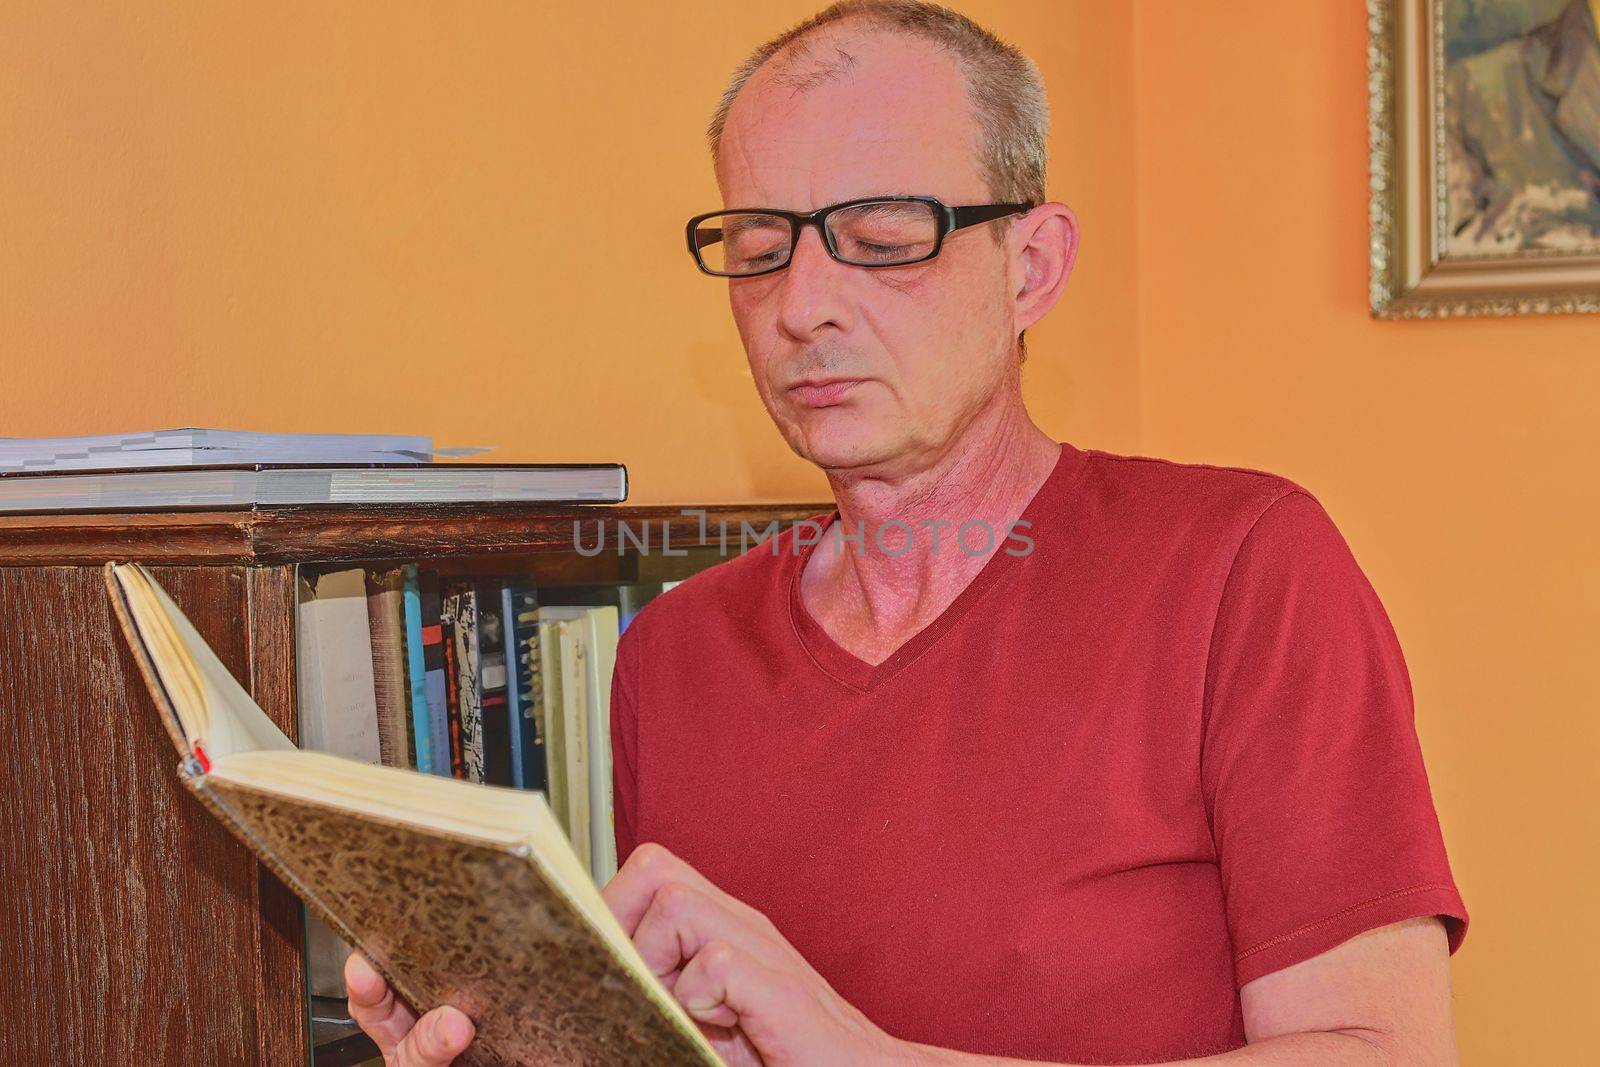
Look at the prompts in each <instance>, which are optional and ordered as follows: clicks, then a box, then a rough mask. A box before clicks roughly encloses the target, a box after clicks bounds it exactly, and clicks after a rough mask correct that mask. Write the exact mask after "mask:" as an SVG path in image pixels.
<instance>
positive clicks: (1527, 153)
mask: <svg viewBox="0 0 1600 1067" xmlns="http://www.w3.org/2000/svg"><path fill="white" fill-rule="evenodd" d="M1367 22H1368V47H1367V62H1368V68H1367V73H1368V94H1369V98H1368V136H1369V143H1370V149H1371V172H1370V177H1371V205H1370V215H1371V220H1370V221H1371V230H1372V233H1371V237H1372V240H1371V257H1372V262H1371V293H1370V299H1371V304H1372V312H1373V314H1374V315H1375V316H1377V317H1379V318H1442V317H1446V316H1457V315H1525V314H1550V313H1560V312H1569V313H1570V312H1600V33H1597V31H1596V25H1597V24H1600V0H1367Z"/></svg>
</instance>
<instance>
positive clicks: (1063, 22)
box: [0, 0, 1138, 502]
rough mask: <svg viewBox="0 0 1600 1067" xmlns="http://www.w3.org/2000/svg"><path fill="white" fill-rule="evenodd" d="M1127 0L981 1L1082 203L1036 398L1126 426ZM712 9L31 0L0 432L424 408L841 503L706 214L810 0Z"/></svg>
mask: <svg viewBox="0 0 1600 1067" xmlns="http://www.w3.org/2000/svg"><path fill="white" fill-rule="evenodd" d="M1096 6H1097V5H1094V4H1091V3H1075V4H1070V5H1068V6H1066V7H1062V6H1061V5H1059V4H1058V3H1053V2H1051V0H1010V2H1005V0H992V2H987V3H975V4H972V5H970V10H971V12H972V13H973V14H974V15H975V16H977V17H979V18H981V19H983V20H985V21H987V22H989V23H990V24H992V25H993V26H994V27H995V28H996V29H997V30H998V31H999V32H1001V33H1003V34H1006V35H1008V36H1012V37H1015V38H1017V39H1019V40H1026V41H1029V42H1033V43H1034V46H1033V51H1034V52H1035V54H1036V56H1037V58H1038V60H1039V62H1040V63H1041V65H1042V67H1043V69H1044V73H1045V76H1046V78H1047V81H1048V83H1049V85H1050V87H1051V89H1052V90H1053V92H1054V95H1055V107H1056V113H1057V134H1056V141H1055V152H1054V157H1055V159H1056V164H1055V170H1054V174H1053V176H1052V188H1053V193H1054V195H1055V196H1057V197H1059V198H1063V199H1066V200H1068V201H1069V202H1071V203H1073V204H1074V205H1075V206H1076V207H1077V208H1078V210H1079V211H1080V212H1082V213H1083V214H1084V215H1085V217H1086V230H1087V236H1086V238H1085V243H1084V249H1083V252H1082V256H1081V259H1080V267H1079V273H1078V278H1077V280H1076V281H1075V283H1074V287H1073V290H1072V292H1071V293H1070V294H1069V296H1068V299H1067V301H1066V304H1065V306H1063V307H1062V308H1060V309H1058V311H1057V312H1056V314H1055V315H1053V316H1052V317H1051V319H1050V320H1048V321H1047V322H1046V323H1045V324H1042V325H1041V326H1040V327H1038V328H1037V329H1036V330H1034V331H1033V334H1032V335H1030V346H1031V347H1032V349H1033V354H1032V357H1031V366H1030V368H1029V374H1028V378H1029V389H1030V392H1031V395H1032V396H1033V398H1034V401H1035V406H1036V408H1037V410H1038V412H1039V415H1040V417H1041V419H1042V420H1043V422H1044V424H1045V425H1046V426H1047V428H1049V429H1051V430H1052V431H1053V432H1055V433H1058V434H1061V435H1063V436H1065V435H1068V434H1074V435H1078V436H1082V437H1084V438H1087V439H1092V440H1095V441H1097V442H1107V441H1109V442H1112V443H1113V444H1116V445H1120V446H1124V447H1131V446H1132V444H1133V441H1134V436H1133V435H1134V430H1135V424H1136V412H1137V407H1138V395H1137V385H1136V377H1135V362H1134V360H1135V354H1134V349H1133V330H1134V290H1133V248H1134V241H1133V237H1134V231H1133V222H1134V209H1133V201H1132V198H1131V197H1130V196H1129V195H1128V188H1129V185H1130V182H1131V175H1132V172H1133V100H1132V93H1131V92H1130V84H1129V71H1130V70H1131V54H1130V49H1131V47H1132V29H1133V18H1132V12H1131V10H1119V11H1117V12H1115V13H1114V14H1112V15H1111V16H1110V17H1106V16H1104V15H1103V14H1101V12H1099V11H1097V10H1095V8H1096ZM690 10H691V8H690V7H686V6H683V5H677V4H658V3H645V2H637V3H628V4H594V3H562V4H557V3H539V4H526V3H504V4H498V5H491V4H473V5H470V6H460V5H443V4H426V5H425V4H387V3H382V4H380V3H365V4H336V5H331V4H302V5H298V6H287V7H286V6H284V5H278V4H272V5H231V4H229V5H219V4H210V3H190V4H183V5H175V6H172V7H171V8H169V9H165V10H162V9H158V8H157V6H156V5H149V6H148V8H147V9H140V10H135V9H133V8H132V7H131V6H128V5H111V4H103V5H90V6H80V5H69V4H58V3H54V2H51V0H21V2H20V3H18V2H12V3H9V4H7V5H4V8H3V10H0V145H4V146H5V147H4V148H3V149H0V383H3V387H0V436H13V435H14V436H32V435H45V434H69V433H104V432H113V431H119V430H125V429H134V428H150V427H157V426H173V425H179V426H182V425H195V424H199V425H220V426H231V427H239V428H249V429H262V430H281V431H347V432H385V431H389V432H417V433H428V434H432V435H433V436H434V438H435V440H436V441H437V442H438V443H440V444H495V445H498V446H499V448H498V449H497V450H496V451H495V452H493V453H491V454H490V456H489V457H486V458H489V459H500V460H506V461H516V460H522V461H533V460H584V459H604V460H612V459H618V460H622V461H624V462H626V463H627V464H628V466H629V468H630V470H631V472H632V475H633V479H632V480H633V486H634V492H635V499H636V500H639V501H646V502H648V501H705V500H712V501H714V500H740V499H743V500H749V499H761V498H766V499H773V498H784V497H787V498H790V499H793V498H797V497H798V498H805V499H817V498H818V497H819V496H821V495H824V493H825V484H824V483H823V481H822V480H821V479H820V478H819V477H817V476H816V475H815V474H814V473H813V472H812V471H811V470H810V469H809V468H808V467H807V466H806V465H804V464H803V463H801V462H800V461H799V460H797V459H795V458H794V457H793V456H791V455H790V454H789V452H788V450H787V448H786V447H785V446H784V444H783V442H782V440H781V438H779V436H778V434H777V432H776V431H775V430H774V429H772V427H771V425H770V423H769V422H768V420H767V417H766V414H765V413H764V412H763V411H762V409H761V406H760V403H759V402H758V401H757V399H756V396H755V392H754V390H753V387H752V386H751V384H750V382H749V376H748V373H747V372H746V370H745V369H744V367H745V365H744V357H743V353H742V350H741V348H740V346H739V340H738V335H737V333H736V332H735V330H734V328H733V325H732V322H731V319H730V318H729V314H728V308H727V297H726V284H725V283H721V282H717V281H713V280H712V279H710V278H706V277H704V276H702V275H700V274H699V273H698V272H696V271H695V270H694V267H693V265H692V263H691V262H690V260H689V257H688V254H687V252H686V251H685V250H684V244H683V236H682V233H683V230H682V226H683V222H684V220H685V219H687V218H688V217H689V216H690V215H692V214H694V213H695V212H696V211H703V210H709V209H710V208H712V207H717V206H720V202H719V200H718V199H717V194H716V186H715V183H714V180H713V177H712V172H711V167H710V163H709V159H708V158H707V156H706V152H705V149H704V147H703V144H704V138H703V134H702V131H703V129H704V127H705V123H706V120H707V118H708V117H709V115H710V111H711V108H712V107H713V105H714V104H715V102H716V99H717V96H718V94H719V93H720V91H721V87H722V84H723V83H724V81H725V80H726V78H727V76H728V74H729V73H730V72H731V70H732V68H733V67H734V66H735V64H736V63H737V62H738V60H739V59H741V58H743V55H744V54H745V53H746V52H747V51H748V50H749V49H751V48H752V47H754V46H755V45H756V44H757V43H759V42H760V41H761V40H762V39H763V38H765V37H766V36H770V35H771V34H773V33H775V32H777V31H778V30H780V29H782V28H784V27H786V26H787V25H789V24H791V23H792V22H794V21H797V20H798V19H800V18H802V17H804V16H805V15H807V14H809V13H810V12H811V11H813V10H815V5H813V4H812V3H809V2H790V0H785V2H782V3H768V4H755V3H750V2H748V0H719V2H716V3H706V2H697V3H696V4H695V5H693V7H692V10H693V12H694V14H693V17H688V16H687V14H686V13H687V12H689V11H690ZM1086 353H1093V355H1092V357H1087V358H1086Z"/></svg>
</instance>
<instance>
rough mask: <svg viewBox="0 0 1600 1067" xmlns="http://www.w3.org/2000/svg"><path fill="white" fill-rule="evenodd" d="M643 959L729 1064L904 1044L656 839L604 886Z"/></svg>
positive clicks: (796, 1063)
mask: <svg viewBox="0 0 1600 1067" xmlns="http://www.w3.org/2000/svg"><path fill="white" fill-rule="evenodd" d="M601 892H602V893H603V894H604V896H605V898H606V903H607V904H609V905H610V906H611V910H612V911H613V912H615V913H616V915H617V918H618V919H619V920H620V921H621V923H622V928H623V929H624V930H626V931H627V932H628V933H629V935H631V936H632V938H633V942H634V944H635V945H636V946H637V947H638V949H639V953H640V954H641V955H642V956H643V957H644V960H645V963H646V964H648V965H649V967H650V969H651V970H652V971H653V972H654V973H655V974H656V975H657V976H658V977H659V978H661V980H662V982H663V983H664V984H665V985H666V987H667V988H668V989H670V990H672V992H673V995H674V996H676V997H677V998H678V1001H679V1003H681V1004H682V1005H683V1006H684V1009H685V1010H686V1011H688V1013H689V1016H690V1018H692V1019H694V1020H695V1021H696V1022H697V1023H699V1024H700V1025H701V1029H702V1030H704V1031H705V1033H706V1035H707V1036H708V1037H709V1038H710V1039H711V1043H712V1044H713V1046H715V1047H716V1049H717V1052H718V1053H719V1054H720V1055H721V1056H722V1058H723V1059H724V1060H725V1061H727V1063H728V1064H729V1067H755V1065H761V1064H764V1065H765V1067H814V1065H815V1064H819V1063H885V1062H892V1061H894V1060H895V1059H897V1058H898V1057H899V1056H900V1055H902V1054H903V1053H904V1052H905V1049H904V1047H903V1046H902V1045H901V1043H900V1042H898V1041H896V1040H895V1039H894V1038H892V1037H890V1036H889V1035H888V1034H886V1033H884V1032H883V1031H882V1030H880V1029H878V1027H876V1026H874V1025H873V1024H872V1022H871V1021H870V1020H869V1019H868V1018H867V1017H866V1016H865V1015H863V1014H861V1012H859V1011H857V1010H856V1009H855V1008H854V1007H852V1006H851V1005H850V1004H848V1003H847V1002H846V1001H845V1000H844V998H843V997H841V996H839V994H838V993H835V992H834V991H833V988H832V987H831V986H829V985H828V983H827V982H826V981H824V980H823V977H822V976H821V975H820V974H818V973H817V972H816V971H815V970H814V969H812V967H811V965H810V964H808V963H807V962H806V961H805V959H804V957H802V956H801V955H800V953H799V952H798V951H797V950H796V949H795V948H794V946H793V945H791V944H789V942H788V941H786V940H784V938H783V935H782V934H780V933H778V930H777V927H775V926H773V925H772V922H771V921H770V920H769V919H768V918H767V917H766V916H765V915H763V914H761V913H760V912H759V911H756V910H755V909H754V908H752V907H750V906H748V905H746V904H743V903H741V902H740V901H738V900H735V899H734V898H733V897H731V896H729V895H728V894H726V893H724V892H723V891H722V890H720V889H718V888H717V887H716V886H714V885H712V884H711V882H709V881H708V880H707V879H706V878H705V876H704V875H702V874H700V873H699V872H698V871H696V870H695V869H694V868H693V867H691V866H689V864H687V863H685V862H684V861H683V860H681V859H679V858H678V857H677V856H674V855H673V854H672V853H671V852H669V851H668V850H667V849H666V848H664V847H663V846H661V845H657V844H649V843H647V844H643V845H640V846H639V847H638V848H636V849H634V850H633V854H632V855H630V856H629V857H628V861H627V862H626V863H624V864H623V865H622V869H621V870H619V871H618V872H617V873H616V876H615V877H613V878H612V879H611V881H610V882H608V883H606V887H605V888H604V889H603V890H602V891H601Z"/></svg>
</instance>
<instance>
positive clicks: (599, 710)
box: [539, 605, 619, 882]
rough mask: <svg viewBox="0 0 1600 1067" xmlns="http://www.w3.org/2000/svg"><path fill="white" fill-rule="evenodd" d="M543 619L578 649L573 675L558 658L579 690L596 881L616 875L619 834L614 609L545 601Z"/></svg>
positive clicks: (566, 681) (591, 855) (570, 682)
mask: <svg viewBox="0 0 1600 1067" xmlns="http://www.w3.org/2000/svg"><path fill="white" fill-rule="evenodd" d="M539 615H540V617H541V618H545V619H549V620H550V621H551V622H555V623H560V624H563V625H564V626H565V627H566V633H567V634H569V635H570V636H571V639H572V641H573V642H574V644H575V645H576V647H577V652H578V655H577V662H576V664H575V668H576V673H568V671H567V663H566V660H563V661H562V675H563V678H562V680H563V683H564V684H566V685H567V686H568V687H569V688H572V689H579V690H581V691H582V694H583V696H582V701H581V703H582V707H583V711H582V716H583V721H582V725H581V726H577V725H573V726H571V727H570V728H571V729H574V730H581V731H582V733H583V734H584V737H585V744H584V747H585V750H586V753H587V758H585V759H584V760H583V762H584V765H585V770H586V778H587V782H586V786H587V791H588V803H587V808H588V839H589V869H590V870H591V871H593V872H594V877H595V880H596V881H599V882H604V881H605V880H606V879H608V878H610V877H611V876H612V875H613V874H616V873H617V836H616V829H615V824H614V823H613V821H612V819H613V815H612V805H611V675H612V673H613V671H614V670H615V669H616V665H617V638H618V634H619V630H618V625H617V609H616V608H614V607H611V606H610V605H602V606H596V607H581V606H558V605H546V606H543V607H541V608H540V609H539Z"/></svg>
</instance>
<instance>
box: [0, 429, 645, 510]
mask: <svg viewBox="0 0 1600 1067" xmlns="http://www.w3.org/2000/svg"><path fill="white" fill-rule="evenodd" d="M480 451H483V450H482V449H448V450H442V451H440V450H435V449H434V447H433V442H432V440H431V439H430V438H427V437H416V436H374V435H362V434H264V433H248V432H244V431H237V430H208V429H192V428H191V429H180V430H153V431H148V432H143V433H135V434H115V435H108V436H102V437H53V438H0V513H25V512H50V511H138V510H149V509H158V508H161V509H165V508H180V509H203V508H238V507H251V508H255V507H274V506H315V505H325V504H484V503H590V504H597V503H617V502H619V501H622V500H625V499H627V495H628V479H627V471H626V470H624V469H623V467H622V466H621V465H620V464H616V463H590V464H559V463H557V464H505V465H491V464H483V463H435V462H433V460H434V458H435V457H436V456H452V457H458V456H462V455H466V454H471V453H474V452H480Z"/></svg>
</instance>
